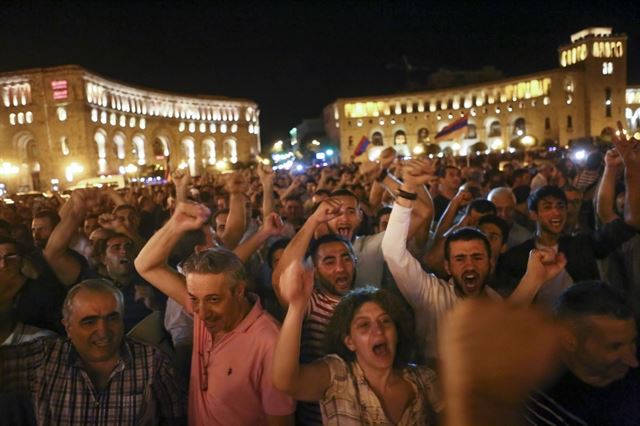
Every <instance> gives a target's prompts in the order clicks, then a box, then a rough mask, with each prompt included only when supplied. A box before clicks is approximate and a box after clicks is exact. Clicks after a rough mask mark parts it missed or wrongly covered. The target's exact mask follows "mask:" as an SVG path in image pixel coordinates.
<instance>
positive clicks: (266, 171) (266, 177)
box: [256, 164, 273, 187]
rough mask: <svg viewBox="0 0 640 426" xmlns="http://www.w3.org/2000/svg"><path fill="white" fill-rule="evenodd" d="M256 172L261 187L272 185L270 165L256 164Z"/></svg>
mask: <svg viewBox="0 0 640 426" xmlns="http://www.w3.org/2000/svg"><path fill="white" fill-rule="evenodd" d="M256 172H257V173H258V179H260V183H261V184H262V186H263V187H265V186H272V185H273V169H272V168H271V166H268V165H265V164H258V168H257V169H256Z"/></svg>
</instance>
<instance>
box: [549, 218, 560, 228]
mask: <svg viewBox="0 0 640 426" xmlns="http://www.w3.org/2000/svg"><path fill="white" fill-rule="evenodd" d="M549 223H551V226H554V227H556V228H557V227H560V226H562V219H551V220H550V221H549Z"/></svg>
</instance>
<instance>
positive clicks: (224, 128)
mask: <svg viewBox="0 0 640 426" xmlns="http://www.w3.org/2000/svg"><path fill="white" fill-rule="evenodd" d="M220 133H227V123H222V124H221V125H220ZM234 143H235V142H234Z"/></svg>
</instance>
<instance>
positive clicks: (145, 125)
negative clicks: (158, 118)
mask: <svg viewBox="0 0 640 426" xmlns="http://www.w3.org/2000/svg"><path fill="white" fill-rule="evenodd" d="M138 125H139V126H140V128H141V129H142V130H144V129H145V128H146V127H147V120H145V119H144V118H141V119H140V121H139V122H138Z"/></svg>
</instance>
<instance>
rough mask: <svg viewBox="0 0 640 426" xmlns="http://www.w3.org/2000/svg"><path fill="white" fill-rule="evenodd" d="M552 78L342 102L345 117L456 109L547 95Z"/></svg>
mask: <svg viewBox="0 0 640 426" xmlns="http://www.w3.org/2000/svg"><path fill="white" fill-rule="evenodd" d="M550 88H551V79H550V78H542V79H534V80H529V81H523V82H518V83H515V84H505V85H502V86H499V87H496V88H493V89H483V90H481V91H480V92H477V93H471V94H461V95H459V96H454V97H451V98H449V99H446V100H434V101H431V100H415V101H390V102H384V101H370V102H353V103H347V104H345V105H344V113H345V117H346V118H359V117H379V116H382V115H387V116H388V115H392V114H395V115H400V114H411V113H414V112H425V111H430V112H436V111H438V110H442V111H444V110H451V109H454V110H457V109H460V108H472V107H481V106H483V105H492V104H495V103H505V102H509V101H514V102H515V101H519V100H526V99H532V98H537V97H540V96H548V95H549V93H550ZM334 118H335V119H336V120H338V119H339V118H340V117H339V111H338V109H337V108H336V109H334Z"/></svg>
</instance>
